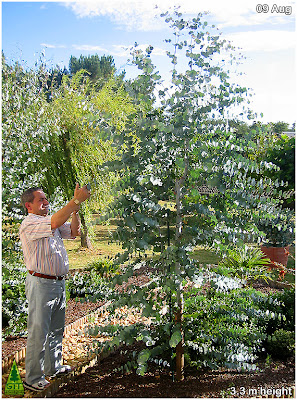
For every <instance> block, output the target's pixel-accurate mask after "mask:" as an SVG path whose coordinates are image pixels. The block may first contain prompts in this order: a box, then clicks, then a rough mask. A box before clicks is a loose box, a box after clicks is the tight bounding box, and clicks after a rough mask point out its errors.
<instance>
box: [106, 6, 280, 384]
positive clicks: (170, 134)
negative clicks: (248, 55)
mask: <svg viewBox="0 0 297 400" xmlns="http://www.w3.org/2000/svg"><path fill="white" fill-rule="evenodd" d="M163 17H165V21H166V22H167V23H168V24H169V26H170V28H171V31H172V38H170V39H168V40H166V43H167V44H168V45H169V46H171V49H172V50H169V51H168V52H167V55H168V57H169V59H170V60H171V63H172V73H171V79H170V84H169V86H167V87H166V86H165V84H164V82H163V81H162V80H161V76H160V74H159V72H158V71H157V70H156V67H155V66H154V65H153V63H152V59H151V55H152V50H153V47H152V46H149V47H148V48H147V49H146V51H145V52H142V51H141V50H139V49H138V46H137V44H136V47H135V48H134V50H133V52H132V55H133V58H132V64H134V65H136V66H137V67H138V68H139V70H140V73H139V76H138V77H137V78H136V79H135V80H134V81H133V82H132V84H131V87H130V90H131V96H132V97H134V99H135V102H137V103H138V108H137V112H136V115H135V116H134V118H133V120H131V124H130V125H127V126H128V127H129V129H130V131H133V132H135V134H136V136H137V139H135V137H132V136H130V137H127V136H126V137H125V141H124V143H123V145H125V151H124V152H123V156H122V161H121V163H120V162H119V163H117V165H115V164H114V165H113V167H114V168H116V167H117V166H119V167H120V168H125V169H126V172H127V175H126V181H125V182H123V185H124V187H125V191H124V192H123V194H122V196H120V197H119V199H118V201H117V203H116V205H115V207H116V209H117V210H120V216H121V218H120V220H119V222H118V224H119V226H118V229H117V232H116V238H117V239H118V240H119V241H120V242H121V243H122V246H123V248H124V249H125V252H123V253H122V254H120V255H119V256H118V259H117V261H116V262H119V263H122V262H126V263H127V264H126V265H127V271H126V274H125V275H124V276H123V279H127V278H128V277H130V276H131V275H132V274H133V271H134V270H135V269H137V268H138V267H139V265H142V264H139V262H145V263H147V264H148V265H151V266H152V267H153V269H154V271H155V275H154V276H153V279H152V280H151V282H150V284H148V285H147V286H146V287H145V288H143V289H140V288H139V290H137V291H136V290H135V288H134V287H131V288H130V289H131V290H130V292H129V293H128V296H127V298H126V300H123V299H120V300H119V302H122V301H128V302H131V304H133V305H139V306H141V307H142V308H143V312H144V315H146V316H150V317H152V320H153V324H155V325H154V328H153V329H152V330H151V331H150V333H148V332H147V331H145V332H144V333H141V334H139V333H137V334H136V336H137V338H138V339H139V338H142V339H143V340H145V342H146V343H147V346H149V347H150V349H145V350H143V351H142V352H141V353H140V355H139V357H138V363H139V367H138V372H139V373H144V371H145V370H146V362H147V360H148V359H149V358H153V357H155V356H156V355H158V354H160V353H162V352H166V351H168V349H169V348H170V347H172V348H174V347H176V350H175V355H176V357H175V359H176V378H177V380H181V379H183V363H184V356H183V351H184V346H185V343H184V334H185V332H183V329H182V313H183V290H184V285H185V282H186V279H190V280H193V279H194V277H195V276H197V275H198V274H199V270H198V269H197V263H195V262H194V261H193V258H192V257H191V252H192V250H193V249H194V247H195V246H196V245H199V244H203V245H205V246H209V247H213V248H216V249H219V250H221V251H223V250H224V249H226V247H227V246H229V245H233V246H234V245H236V244H237V245H239V244H240V243H243V242H244V241H246V240H249V241H251V240H257V239H258V237H259V236H260V232H259V231H258V229H257V226H256V221H257V219H258V218H259V216H260V215H262V214H263V213H265V212H272V210H273V209H274V207H276V206H277V202H276V201H274V200H273V199H271V198H269V196H268V194H267V190H268V188H269V189H271V188H272V187H273V182H272V180H271V179H269V178H265V177H264V176H262V174H263V171H264V170H266V169H273V168H274V166H273V164H272V163H267V162H260V161H259V160H258V159H257V158H256V157H254V154H255V153H256V152H257V149H258V146H259V141H260V140H262V138H261V134H260V135H258V134H257V135H254V136H252V134H246V135H244V136H242V137H240V138H238V137H236V135H234V134H232V133H230V132H226V131H224V130H223V131H222V130H219V129H216V130H208V129H207V127H208V126H209V124H208V122H209V120H210V119H211V118H216V117H220V116H223V115H224V112H225V111H226V110H227V109H228V108H230V107H232V106H234V105H236V106H239V105H240V104H241V103H242V102H243V101H244V98H245V97H246V96H247V90H246V89H245V88H241V87H239V86H238V85H236V84H235V83H232V81H231V78H230V73H229V71H228V70H227V69H226V65H227V57H228V54H230V62H233V63H234V62H235V61H236V56H234V54H233V48H232V46H231V45H230V44H229V43H228V42H226V41H225V40H222V39H221V37H220V35H219V34H217V31H216V30H215V27H214V26H212V27H209V26H208V24H207V21H204V18H203V14H199V15H198V16H197V17H196V18H193V19H190V20H185V19H183V17H182V14H181V13H179V12H178V11H174V13H173V14H172V15H170V14H169V13H166V14H164V15H163ZM120 139H121V138H120V137H117V140H119V141H120ZM110 167H112V166H111V165H110ZM259 174H260V175H261V179H260V178H259V179H255V176H254V175H256V176H258V175H259ZM203 185H207V186H208V188H209V189H211V188H212V189H213V190H212V191H211V190H210V191H209V193H208V194H207V195H206V194H203V193H201V191H199V187H200V186H203ZM132 254H135V255H138V257H137V259H136V261H131V255H132ZM149 255H150V256H152V257H151V258H149ZM120 280H121V278H119V277H117V278H116V280H115V281H116V282H117V283H118V282H120ZM152 293H154V295H152ZM166 305H167V306H168V307H169V317H168V314H166V313H165V315H164V310H166ZM172 313H174V314H175V318H174V319H175V322H174V323H173V322H172V317H171V316H170V315H171V314H172ZM168 318H169V319H168ZM164 333H166V334H168V335H169V338H170V339H169V340H168V341H167V343H165V342H163V343H162V342H161V337H162V336H164ZM131 334H132V333H131V330H130V331H129V335H131Z"/></svg>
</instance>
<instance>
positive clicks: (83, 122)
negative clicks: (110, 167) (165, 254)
mask: <svg viewBox="0 0 297 400" xmlns="http://www.w3.org/2000/svg"><path fill="white" fill-rule="evenodd" d="M84 72H85V71H84V70H81V71H79V72H77V73H76V74H75V75H74V76H73V77H72V78H69V77H66V76H65V77H64V78H63V81H62V85H61V87H60V88H59V90H57V91H55V92H54V93H53V95H52V101H51V103H50V105H49V107H48V108H47V117H48V118H47V119H48V132H49V135H48V146H47V147H46V149H45V151H44V152H43V154H42V162H43V164H44V165H48V167H46V168H45V171H44V182H45V186H46V187H47V190H48V191H49V193H50V194H54V193H55V192H56V190H57V188H59V189H60V191H61V193H62V195H63V197H64V199H65V200H66V199H69V198H71V197H72V196H73V188H74V187H75V183H76V182H79V183H80V184H81V185H83V184H87V183H90V184H91V190H92V197H91V199H90V201H89V202H87V203H83V204H82V207H81V211H80V218H81V222H82V232H81V245H82V247H91V246H92V244H91V240H90V229H91V224H90V222H91V214H92V212H94V211H95V212H99V213H103V211H104V209H105V208H106V206H107V205H108V204H109V203H110V201H111V200H112V199H113V192H112V188H113V187H114V185H115V182H116V180H117V174H115V173H114V172H109V171H105V172H104V171H100V172H99V169H98V165H101V164H102V163H103V162H106V161H111V160H114V159H115V158H116V157H117V154H116V152H115V150H114V148H113V147H112V146H111V132H114V133H116V134H121V132H122V130H123V126H124V123H125V119H126V118H127V115H128V114H129V112H130V111H131V110H132V106H131V102H130V101H129V99H128V97H127V94H126V93H125V90H124V88H123V87H119V86H118V85H117V84H116V82H115V79H110V80H109V81H108V82H106V83H105V85H104V86H103V88H102V89H101V90H100V91H99V92H98V91H95V90H94V89H93V88H92V87H91V85H90V81H89V79H88V78H85V77H84Z"/></svg>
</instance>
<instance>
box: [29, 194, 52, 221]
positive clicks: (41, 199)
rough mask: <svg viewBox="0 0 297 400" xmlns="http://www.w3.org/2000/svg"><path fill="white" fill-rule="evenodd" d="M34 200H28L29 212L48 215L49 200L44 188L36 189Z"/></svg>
mask: <svg viewBox="0 0 297 400" xmlns="http://www.w3.org/2000/svg"><path fill="white" fill-rule="evenodd" d="M33 194H34V200H33V202H32V203H31V202H27V203H26V207H27V209H28V213H31V214H36V215H43V216H46V215H47V214H48V212H49V202H48V201H47V199H46V197H45V194H44V193H43V191H42V190H36V192H34V193H33Z"/></svg>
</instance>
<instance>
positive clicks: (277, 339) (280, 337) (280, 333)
mask: <svg viewBox="0 0 297 400" xmlns="http://www.w3.org/2000/svg"><path fill="white" fill-rule="evenodd" d="M267 351H268V352H269V354H271V355H272V356H274V357H277V358H281V359H285V358H287V357H290V356H293V355H294V353H295V333H294V332H291V331H285V330H284V329H278V330H276V331H275V332H274V333H273V335H271V336H269V337H268V340H267Z"/></svg>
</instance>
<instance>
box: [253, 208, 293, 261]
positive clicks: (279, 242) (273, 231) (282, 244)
mask: <svg viewBox="0 0 297 400" xmlns="http://www.w3.org/2000/svg"><path fill="white" fill-rule="evenodd" d="M258 227H259V229H260V231H262V232H263V233H264V234H265V238H264V239H263V244H262V246H261V250H262V252H263V253H264V254H265V256H266V257H268V258H269V259H270V260H271V264H270V265H269V267H272V268H275V267H277V266H278V264H281V265H283V266H285V267H286V266H287V263H288V256H289V250H290V245H291V244H292V243H293V242H294V239H295V227H294V218H293V216H292V214H291V213H290V212H288V213H283V212H282V213H281V214H279V215H278V216H277V217H275V218H273V219H270V220H267V219H264V220H261V221H260V223H259V225H258Z"/></svg>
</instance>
